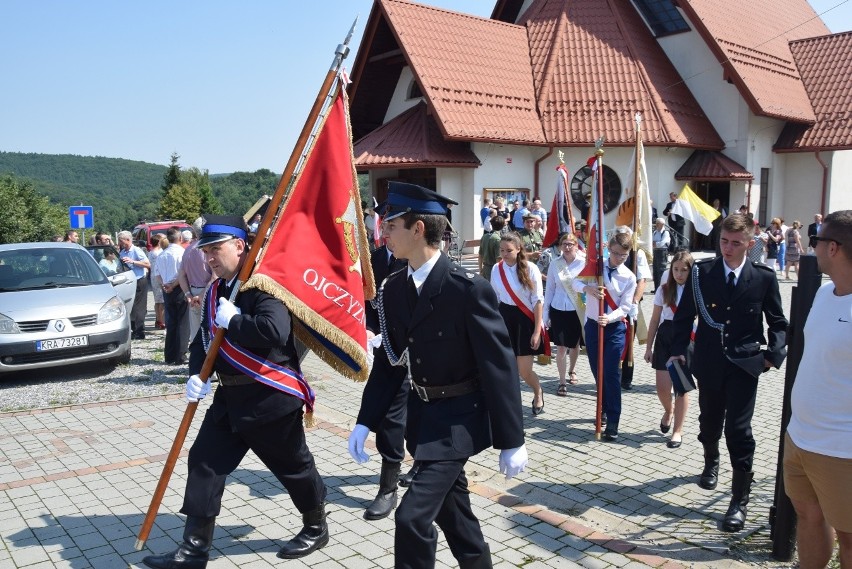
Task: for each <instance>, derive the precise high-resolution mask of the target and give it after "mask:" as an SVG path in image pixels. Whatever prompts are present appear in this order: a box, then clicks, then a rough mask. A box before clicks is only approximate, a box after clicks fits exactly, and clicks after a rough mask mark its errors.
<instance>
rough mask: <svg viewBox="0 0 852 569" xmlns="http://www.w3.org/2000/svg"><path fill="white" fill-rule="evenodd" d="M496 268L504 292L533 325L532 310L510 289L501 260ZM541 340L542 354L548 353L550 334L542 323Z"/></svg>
mask: <svg viewBox="0 0 852 569" xmlns="http://www.w3.org/2000/svg"><path fill="white" fill-rule="evenodd" d="M497 269H498V270H499V271H500V279H501V280H502V281H503V287H504V288H505V289H506V292H508V293H509V296H510V297H512V302H514V303H515V306H517V307H518V308H519V309H520V310H521V312H523V313H524V316H526V317H527V318H529V319H530V320H532V322H533V326H535V315H534V314H533V313H532V310H530V309H529V307H528V306H527V305H526V304H524V303H523V302H521V299H520V298H518V295H516V294H515V291H513V290H512V287H511V285H510V284H509V279H507V278H506V271H505V269H503V261H500V262H499V263H497ZM541 341H542V342H543V343H544V355H545V356H549V355H550V336H548V334H547V328H545V327H544V324H542V326H541Z"/></svg>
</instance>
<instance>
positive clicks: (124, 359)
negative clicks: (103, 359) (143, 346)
mask: <svg viewBox="0 0 852 569" xmlns="http://www.w3.org/2000/svg"><path fill="white" fill-rule="evenodd" d="M112 363H113V364H115V365H127V364H129V363H130V348H129V347H128V348H127V351H125V352H124V353H123V354H121V355H120V356H118V357H117V358H113V359H112Z"/></svg>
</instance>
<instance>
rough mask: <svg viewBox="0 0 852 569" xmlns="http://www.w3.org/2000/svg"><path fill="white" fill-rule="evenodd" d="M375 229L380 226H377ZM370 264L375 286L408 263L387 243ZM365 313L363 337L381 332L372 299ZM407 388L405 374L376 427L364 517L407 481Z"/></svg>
mask: <svg viewBox="0 0 852 569" xmlns="http://www.w3.org/2000/svg"><path fill="white" fill-rule="evenodd" d="M376 213H378V214H379V215H384V204H382V205H380V206H378V207H376ZM377 231H382V229H381V228H379V229H377ZM370 265H371V266H372V267H373V276H374V277H375V279H376V286H379V285H381V284H382V282H384V280H385V279H386V278H387V276H388V275H389V274H391V273H395V272H396V271H401V270H402V269H404V268H405V267H407V266H408V264H407V263H406V262H405V260H404V259H398V258H397V257H396V256H395V255H394V254H393V251H391V250H390V248H389V247H388V246H387V244H384V245H382V246H381V247H379V248H378V249H376V250H375V251H373V252H372V253H371V254H370ZM366 315H367V337H368V338H373V337H374V336H377V335H379V334H381V331H380V330H379V313H378V311H377V310H376V306H375V301H371V302H368V303H367V306H366ZM410 390H411V385H410V383H409V381H408V379H407V378H406V380H405V381H403V382H402V385H401V386H400V388H399V390H398V391H397V394H396V397H394V400H393V403H392V404H391V406H390V409H388V413H387V415H386V416H385V418H384V420H383V421H382V422H381V424H380V425H379V427H378V429H377V430H376V450H378V451H379V454H380V455H381V456H382V471H381V474H379V492H378V494H376V497H375V499H374V500H373V501H372V502H371V503H370V505H369V506H367V509H366V510H365V511H364V519H367V520H380V519H382V518H386V517H387V516H388V515H390V513H391V512H392V511H393V509H394V508H395V507H396V503H397V490H396V488H397V483H400V484H401V485H403V486H407V482H406V481H403V480H401V479H400V476H399V470H400V466H401V464H402V460H403V459H404V458H405V419H406V414H407V413H406V408H407V404H408V392H409V391H410ZM406 476H407V475H406Z"/></svg>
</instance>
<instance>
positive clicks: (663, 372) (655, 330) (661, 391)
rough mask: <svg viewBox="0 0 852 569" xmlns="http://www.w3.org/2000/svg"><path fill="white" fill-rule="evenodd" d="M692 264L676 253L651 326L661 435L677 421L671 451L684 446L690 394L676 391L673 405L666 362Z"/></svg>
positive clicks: (648, 357)
mask: <svg viewBox="0 0 852 569" xmlns="http://www.w3.org/2000/svg"><path fill="white" fill-rule="evenodd" d="M692 263H693V259H692V255H690V254H689V252H688V251H678V252H677V253H675V256H674V258H673V259H672V263H671V266H670V269H669V271H668V278H667V279H666V282H665V283H664V284H663V286H661V287H659V288H658V289H657V290H656V292H655V294H654V312H653V313H652V315H651V322H650V324H648V344H647V347H646V349H645V361H646V362H649V363H650V364H651V366H652V367H653V368H654V369H655V370H656V371H657V397H658V398H659V400H660V403H661V404H662V405H663V409H664V410H665V413H664V414H663V418H662V420H661V421H660V432H661V433H663V434H666V433H668V432H669V429H670V428H671V427H672V421H674V429H673V430H672V437H671V439H669V441H668V442H667V443H666V445H667V446H668V447H669V448H678V447H679V446H680V445H681V441H682V440H683V422H684V420H685V419H686V410H687V409H688V408H689V394H688V393H682V394H680V393H678V391H679V390H678V389H675V398H674V401H672V386H673V385H672V380H671V377H670V375H669V371H668V369H667V368H666V362H668V360H669V358H670V357H671V349H670V348H671V334H672V320H673V319H674V315H675V312H677V305H678V303H679V302H680V297H681V295H682V294H683V287H684V285H685V284H686V280H687V279H688V278H689V273H690V272H691V271H692Z"/></svg>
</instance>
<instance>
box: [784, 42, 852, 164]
mask: <svg viewBox="0 0 852 569" xmlns="http://www.w3.org/2000/svg"><path fill="white" fill-rule="evenodd" d="M790 50H791V51H792V53H793V57H794V58H795V60H796V64H797V65H798V68H799V72H800V73H801V74H802V81H804V84H805V90H806V91H807V92H808V97H810V100H811V104H812V105H813V109H814V112H815V113H816V118H817V122H816V124H814V125H811V126H807V125H797V124H791V123H788V124H787V126H785V127H784V130H783V131H782V132H781V135H780V136H779V137H778V142H777V143H776V145H775V150H776V151H779V152H784V151H806V150H807V151H813V150H827V149H831V150H845V149H852V32H844V33H842V34H834V35H830V36H822V37H818V38H810V39H805V40H800V41H795V42H791V43H790Z"/></svg>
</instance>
